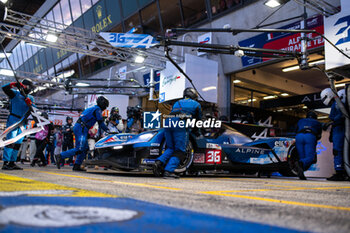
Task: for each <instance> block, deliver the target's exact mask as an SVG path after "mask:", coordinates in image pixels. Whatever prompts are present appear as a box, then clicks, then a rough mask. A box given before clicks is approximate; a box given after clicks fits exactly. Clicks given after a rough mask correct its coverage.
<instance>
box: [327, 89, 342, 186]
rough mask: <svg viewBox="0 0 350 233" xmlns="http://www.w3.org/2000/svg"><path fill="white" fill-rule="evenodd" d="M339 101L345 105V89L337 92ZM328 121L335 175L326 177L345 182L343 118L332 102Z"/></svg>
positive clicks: (336, 105)
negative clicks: (329, 123)
mask: <svg viewBox="0 0 350 233" xmlns="http://www.w3.org/2000/svg"><path fill="white" fill-rule="evenodd" d="M338 96H339V98H340V100H341V101H342V102H343V103H345V100H346V97H345V89H342V90H340V91H338ZM329 119H331V120H332V121H333V123H332V141H333V155H334V160H333V161H334V170H335V172H336V173H335V174H334V175H332V176H331V177H328V178H327V180H330V181H344V180H346V178H347V177H346V173H345V170H344V164H343V163H344V162H343V153H344V138H345V117H344V115H343V113H342V112H341V110H340V109H339V107H338V104H337V102H335V101H334V103H333V104H332V107H331V113H330V114H329Z"/></svg>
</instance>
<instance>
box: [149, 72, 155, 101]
mask: <svg viewBox="0 0 350 233" xmlns="http://www.w3.org/2000/svg"><path fill="white" fill-rule="evenodd" d="M153 93H154V69H153V68H152V69H151V73H150V79H149V99H148V100H150V101H153V100H154V98H153Z"/></svg>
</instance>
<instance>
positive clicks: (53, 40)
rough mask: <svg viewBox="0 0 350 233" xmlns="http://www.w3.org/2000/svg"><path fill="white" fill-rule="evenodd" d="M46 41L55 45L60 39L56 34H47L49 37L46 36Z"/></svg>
mask: <svg viewBox="0 0 350 233" xmlns="http://www.w3.org/2000/svg"><path fill="white" fill-rule="evenodd" d="M45 39H46V41H48V42H52V43H55V42H56V41H57V39H58V37H57V36H56V35H55V34H51V33H49V34H47V36H46V38H45Z"/></svg>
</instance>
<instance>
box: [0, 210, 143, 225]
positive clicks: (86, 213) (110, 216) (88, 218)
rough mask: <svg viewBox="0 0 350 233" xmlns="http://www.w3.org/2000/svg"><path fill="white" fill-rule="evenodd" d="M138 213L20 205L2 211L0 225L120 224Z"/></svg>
mask: <svg viewBox="0 0 350 233" xmlns="http://www.w3.org/2000/svg"><path fill="white" fill-rule="evenodd" d="M137 215H138V212H136V211H134V210H128V209H113V208H104V207H91V206H59V205H22V206H14V207H8V208H5V209H2V210H1V211H0V224H1V225H6V224H18V225H21V226H33V227H71V226H81V225H86V224H94V223H108V222H120V221H126V220H130V219H133V218H135V217H136V216H137Z"/></svg>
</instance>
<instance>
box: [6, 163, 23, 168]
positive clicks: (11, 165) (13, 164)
mask: <svg viewBox="0 0 350 233" xmlns="http://www.w3.org/2000/svg"><path fill="white" fill-rule="evenodd" d="M9 166H10V167H12V170H23V168H21V167H18V166H17V165H16V164H15V162H10V163H9Z"/></svg>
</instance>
